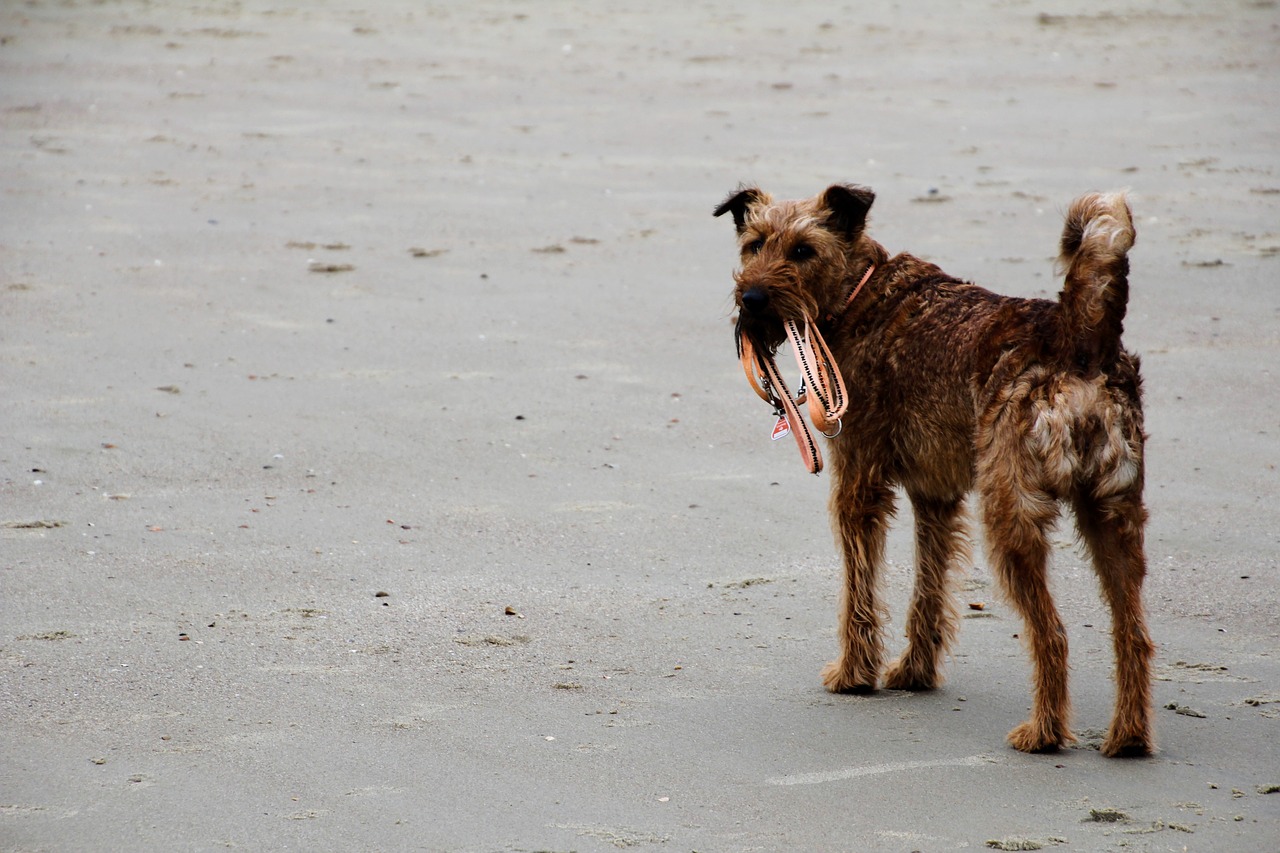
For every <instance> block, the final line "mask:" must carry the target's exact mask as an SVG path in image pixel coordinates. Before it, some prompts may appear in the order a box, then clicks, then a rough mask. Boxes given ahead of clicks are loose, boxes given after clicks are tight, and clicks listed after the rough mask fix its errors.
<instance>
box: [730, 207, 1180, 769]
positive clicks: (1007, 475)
mask: <svg viewBox="0 0 1280 853" xmlns="http://www.w3.org/2000/svg"><path fill="white" fill-rule="evenodd" d="M874 198H875V195H874V193H872V192H871V191H870V190H868V189H865V188H863V187H857V186H847V185H835V186H832V187H830V188H828V189H827V190H826V191H825V192H823V193H821V194H820V195H818V196H816V197H815V198H811V199H806V200H802V201H777V202H775V201H774V200H773V199H772V197H771V196H769V195H768V194H767V193H765V192H763V191H761V190H759V189H755V188H748V189H741V190H739V191H737V192H735V193H733V194H732V195H730V196H729V198H728V199H726V200H725V202H724V203H723V204H721V205H720V206H719V207H718V208H716V211H715V215H716V216H720V215H722V214H724V213H730V214H732V215H733V221H734V224H735V226H736V227H737V232H738V241H739V244H740V247H741V260H742V268H741V270H740V271H738V272H737V273H736V274H735V275H734V280H735V282H736V283H737V288H736V292H735V300H736V303H737V306H738V309H739V312H738V318H737V334H738V336H739V347H740V348H742V347H743V346H744V341H745V345H746V346H747V347H748V348H749V351H754V352H756V353H764V354H769V353H772V352H774V351H775V350H776V349H777V348H778V346H779V345H780V344H781V343H782V342H783V341H784V340H785V339H786V338H785V333H784V323H785V322H786V321H788V320H793V321H796V322H797V323H798V324H800V325H801V326H803V325H804V324H805V323H806V322H810V323H812V324H813V325H814V326H816V328H817V329H818V330H819V331H820V332H821V335H822V336H823V337H825V339H826V341H827V342H829V345H830V350H831V354H832V357H833V360H834V364H835V366H836V367H838V370H839V371H840V373H841V374H843V377H844V379H845V381H846V382H847V385H848V396H849V399H850V404H849V410H848V413H847V414H845V415H844V417H843V419H842V429H841V431H840V432H839V435H838V436H836V437H835V438H833V439H832V440H831V442H830V450H831V455H832V457H833V460H832V465H831V467H832V471H833V478H834V479H833V481H832V485H831V504H830V506H831V514H832V518H833V525H834V527H835V530H836V534H837V538H838V540H839V542H840V545H841V547H842V550H843V552H844V570H845V571H844V574H845V581H844V589H843V607H842V612H841V620H840V630H839V635H840V657H839V658H838V659H837V660H835V661H833V662H831V663H830V664H828V665H827V667H826V669H825V670H824V671H823V674H822V679H823V681H824V683H825V684H826V686H827V688H828V689H830V690H832V691H835V692H855V693H856V692H867V691H872V690H875V689H876V687H877V684H880V685H883V686H884V687H886V688H890V689H900V690H929V689H932V688H934V687H936V686H937V685H938V684H939V683H940V681H941V677H940V673H939V667H940V665H941V662H942V658H943V656H944V655H945V653H946V652H947V649H948V648H949V647H950V646H951V644H952V642H953V640H954V638H955V635H956V629H957V615H956V609H955V603H954V601H953V599H952V596H951V593H950V591H949V587H948V579H947V575H948V572H949V570H950V569H951V568H953V567H954V566H955V565H956V564H957V563H959V562H961V561H963V560H964V559H966V558H967V542H968V539H967V533H966V531H965V525H964V518H963V501H964V498H965V495H966V494H967V493H968V492H969V491H970V490H972V489H977V492H978V495H979V497H980V505H981V516H982V524H983V528H984V530H985V533H986V540H987V545H988V550H989V552H990V554H989V556H990V560H991V564H992V566H993V570H994V573H995V575H996V576H997V577H998V578H999V580H1000V584H1001V587H1002V589H1003V591H1004V593H1005V594H1006V596H1007V597H1008V599H1009V600H1010V602H1011V603H1012V604H1013V606H1014V607H1015V608H1016V609H1017V610H1018V612H1019V613H1020V614H1021V616H1022V618H1023V620H1024V621H1025V624H1026V636H1027V640H1028V643H1029V645H1030V650H1031V655H1032V661H1033V667H1034V673H1033V683H1034V702H1033V707H1032V710H1031V717H1030V719H1029V720H1027V721H1026V722H1024V723H1021V724H1020V725H1018V726H1017V727H1016V728H1014V729H1013V731H1012V732H1010V733H1009V742H1010V743H1011V744H1012V745H1013V746H1014V747H1015V748H1017V749H1020V750H1023V751H1025V752H1040V751H1051V750H1054V749H1056V748H1058V747H1059V746H1061V745H1063V744H1065V743H1068V742H1071V741H1073V740H1075V738H1074V736H1073V735H1072V733H1071V729H1070V728H1069V725H1070V701H1069V699H1068V696H1067V634H1066V630H1065V629H1064V628H1063V625H1062V620H1061V619H1060V618H1059V616H1058V612H1057V610H1056V608H1055V607H1054V604H1053V599H1052V597H1051V596H1050V593H1049V587H1048V579H1047V576H1046V575H1047V565H1046V564H1047V561H1048V555H1049V542H1048V539H1047V532H1048V531H1049V529H1050V528H1051V527H1052V526H1053V524H1054V522H1055V520H1056V518H1057V516H1058V512H1059V505H1060V504H1061V503H1063V502H1065V503H1068V504H1070V506H1071V508H1072V510H1073V511H1074V513H1075V517H1076V524H1077V528H1078V530H1079V533H1080V538H1081V539H1082V540H1083V541H1084V543H1085V545H1086V546H1087V548H1088V551H1089V553H1090V555H1091V557H1092V559H1093V566H1094V570H1095V571H1096V572H1097V575H1098V578H1099V579H1100V581H1101V586H1102V592H1103V595H1104V597H1105V599H1106V601H1107V603H1108V604H1109V605H1110V608H1111V614H1112V640H1113V643H1114V650H1115V656H1116V687H1117V695H1116V704H1115V714H1114V717H1113V719H1112V721H1111V725H1110V728H1109V729H1108V731H1107V735H1106V739H1105V741H1104V742H1103V744H1102V752H1103V753H1104V754H1105V755H1109V756H1116V755H1145V754H1148V753H1150V752H1151V751H1152V750H1153V748H1154V742H1153V739H1152V733H1151V681H1150V661H1151V657H1152V655H1153V654H1154V647H1153V645H1152V642H1151V639H1150V637H1149V635H1148V633H1147V627H1146V622H1145V619H1144V616H1143V605H1142V580H1143V576H1144V575H1145V574H1146V557H1145V555H1144V551H1143V527H1144V524H1145V522H1146V518H1147V513H1146V509H1145V508H1144V506H1143V502H1142V487H1143V440H1144V435H1143V431H1142V401H1141V384H1142V383H1141V378H1140V376H1139V373H1138V358H1137V357H1136V356H1134V355H1132V354H1130V353H1128V352H1126V351H1125V350H1124V349H1123V348H1122V347H1121V345H1120V333H1121V329H1122V321H1123V319H1124V314H1125V306H1126V302H1127V300H1128V279H1127V276H1128V269H1129V263H1128V259H1127V253H1128V250H1129V248H1130V247H1131V246H1132V245H1133V240H1134V229H1133V222H1132V219H1131V217H1130V212H1129V207H1128V204H1127V202H1126V200H1125V198H1124V196H1123V195H1119V194H1115V195H1099V194H1094V195H1088V196H1085V197H1083V198H1080V199H1078V200H1076V201H1075V202H1074V203H1073V204H1072V205H1071V209H1070V210H1069V211H1068V213H1067V217H1066V225H1065V227H1064V229H1063V233H1062V244H1061V256H1060V262H1061V267H1062V269H1063V271H1065V273H1066V281H1065V285H1064V287H1063V290H1062V292H1061V293H1060V294H1059V297H1058V301H1056V302H1051V301H1048V300H1043V299H1017V298H1012V297H1006V296H999V295H997V294H994V293H991V292H989V291H987V290H984V289H982V288H980V287H977V286H976V285H973V284H969V283H966V282H963V281H960V280H958V279H956V278H953V277H951V276H949V275H947V274H946V273H944V272H943V271H942V270H941V269H939V268H938V267H937V266H935V265H934V264H931V263H928V262H926V261H923V260H921V259H919V258H916V257H913V256H912V255H909V254H899V255H894V256H893V257H890V256H889V254H888V252H886V251H885V249H884V247H883V246H881V245H880V244H879V243H877V242H876V241H874V240H872V239H871V238H870V237H869V236H867V234H866V230H865V225H866V219H867V211H868V210H869V209H870V207H871V203H872V201H873V200H874ZM868 271H870V272H869V275H868ZM859 282H862V283H863V286H862V287H861V290H860V292H857V293H856V294H855V298H853V299H852V300H851V299H850V295H851V293H854V291H855V289H856V288H858V287H859ZM753 382H758V383H759V384H761V385H763V386H764V387H765V388H766V390H768V389H769V384H770V383H769V382H768V378H767V377H758V376H757V377H753ZM770 393H771V392H770ZM810 393H813V391H812V388H811V390H810ZM818 464H819V465H820V464H821V463H820V462H819V463H818ZM895 487H900V488H901V489H902V490H903V491H905V492H906V494H907V496H908V497H909V498H910V500H911V506H912V509H913V510H914V513H915V523H916V560H917V564H918V565H917V576H916V584H915V591H914V594H913V598H912V602H911V608H910V612H909V613H908V615H907V622H906V633H907V646H906V649H905V650H904V651H903V652H902V655H901V657H899V658H898V659H897V661H895V662H894V663H892V664H890V665H889V666H888V667H887V668H885V669H884V670H883V672H882V671H881V664H882V660H883V641H882V636H881V634H882V618H883V614H882V607H881V604H880V602H879V601H878V600H877V594H876V585H877V575H878V574H879V570H880V563H881V559H882V556H883V551H884V542H885V530H886V524H887V522H888V519H889V517H890V516H892V515H893V512H894V491H893V490H894V488H895Z"/></svg>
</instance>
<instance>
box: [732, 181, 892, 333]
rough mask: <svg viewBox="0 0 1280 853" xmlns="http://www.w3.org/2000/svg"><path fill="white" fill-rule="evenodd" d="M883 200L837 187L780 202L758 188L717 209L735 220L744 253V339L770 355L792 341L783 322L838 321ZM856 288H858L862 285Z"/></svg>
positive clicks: (739, 295) (740, 299)
mask: <svg viewBox="0 0 1280 853" xmlns="http://www.w3.org/2000/svg"><path fill="white" fill-rule="evenodd" d="M874 200H875V193H873V192H872V191H871V190H869V189H867V188H865V187H858V186H851V185H847V184H835V185H833V186H830V187H828V188H827V189H826V190H824V191H823V192H821V193H819V194H818V195H817V196H814V197H813V198H809V199H803V200H799V201H778V202H775V201H774V200H773V197H772V196H770V195H769V194H768V193H766V192H764V191H763V190H761V189H758V188H756V187H747V188H743V189H739V190H737V191H736V192H734V193H732V194H731V195H730V196H729V197H728V198H727V199H725V200H724V203H722V204H721V205H720V206H719V207H717V208H716V210H715V215H716V216H721V215H723V214H725V213H731V214H733V224H734V227H735V228H737V231H738V245H739V248H740V250H741V253H742V267H741V268H740V269H739V270H738V271H737V272H735V273H734V275H733V280H734V282H735V283H736V285H737V287H736V289H735V291H734V302H735V303H736V304H737V307H738V317H737V321H736V322H737V334H738V337H739V340H741V337H742V336H743V335H746V336H747V337H748V338H750V340H751V342H752V344H754V345H755V346H756V347H757V348H758V349H761V350H762V351H764V352H773V351H774V350H776V349H777V347H778V345H779V344H780V343H782V341H783V340H784V339H785V332H784V331H783V326H782V324H783V322H784V321H786V320H795V321H797V322H801V323H802V322H803V321H804V320H805V319H806V318H808V319H809V320H812V321H817V320H819V319H821V318H822V317H824V316H826V315H828V314H837V313H839V311H840V310H841V308H842V307H843V300H844V299H845V298H847V297H848V295H849V291H850V288H851V286H852V285H851V284H850V279H851V277H852V276H854V275H858V274H861V272H862V269H863V266H865V264H862V265H860V261H861V260H862V259H863V258H864V257H865V256H866V255H867V253H868V249H867V246H866V245H864V239H863V231H864V229H865V226H866V221H867V211H868V210H870V209H871V203H872V202H873V201H874ZM854 283H855V284H856V282H854Z"/></svg>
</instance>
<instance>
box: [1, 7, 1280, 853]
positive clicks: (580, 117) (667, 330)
mask: <svg viewBox="0 0 1280 853" xmlns="http://www.w3.org/2000/svg"><path fill="white" fill-rule="evenodd" d="M864 6H865V7H872V6H874V8H863V7H864ZM0 119H2V120H0V149H2V150H3V163H4V166H3V168H2V171H0V174H2V175H3V180H2V186H3V196H2V199H3V201H2V202H0V204H2V205H3V207H2V208H0V377H2V378H0V382H2V385H0V387H3V389H4V404H3V408H2V409H0V524H2V525H3V526H0V667H2V671H3V676H2V677H0V850H5V851H152V850H154V851H205V850H209V851H212V850H226V849H233V850H254V851H257V850H262V851H275V850H307V851H321V850H325V851H383V850H426V851H451V852H452V851H557V853H568V851H608V850H617V849H636V850H670V851H700V853H721V851H724V852H725V853H729V852H731V851H846V850H847V851H855V850H876V851H879V850H885V851H904V853H905V851H942V850H959V849H970V850H981V849H1003V850H1030V849H1046V850H1048V849H1059V850H1064V851H1068V850H1076V851H1122V850H1123V851H1134V850H1136V851H1183V850H1188V851H1268V850H1275V849H1277V848H1280V509H1278V508H1277V495H1278V494H1280V472H1278V471H1277V464H1280V376H1278V374H1280V283H1278V279H1280V146H1278V145H1277V140H1280V7H1277V5H1276V3H1275V2H1270V0H1265V1H1264V2H1214V3H1192V2H1173V3H1168V2H1164V3H1157V2H1154V1H1153V0H1134V2H1132V3H1129V4H1123V5H1120V6H1115V5H1113V4H1104V3H1099V2H1092V0H1089V2H1082V3H1072V4H1058V5H1056V6H1053V5H1044V4H1037V3H1032V2H1025V1H1024V0H985V2H980V3H973V4H954V3H943V2H936V0H903V2H900V3H895V4H830V3H819V2H809V0H801V2H795V3H789V4H775V3H766V2H760V0H736V2H728V0H702V2H695V3H665V2H659V3H587V2H583V0H548V2H540V3H535V2H518V0H506V1H505V2H503V1H502V0H476V2H469V3H457V4H452V3H451V4H445V3H412V2H401V1H400V0H387V2H379V3H371V2H370V3H350V2H338V1H337V0H335V1H334V2H320V3H313V4H287V5H286V4H273V3H269V2H259V0H245V2H231V0H205V2H140V0H139V2H135V1H134V0H122V2H88V0H81V1H80V2H76V0H67V2H35V0H33V2H23V3H18V2H13V3H6V4H3V5H0ZM744 181H745V182H752V183H759V184H760V185H761V186H764V187H765V188H767V189H768V190H770V191H771V192H773V193H774V194H776V195H778V196H780V197H799V196H808V195H812V194H813V193H816V192H817V191H819V190H820V189H822V188H823V187H825V186H827V185H829V184H831V183H833V182H838V181H849V182H855V183H859V184H864V185H867V186H870V187H873V188H874V189H875V191H876V193H877V201H876V204H875V207H874V209H873V211H872V216H871V229H872V233H873V235H874V236H875V237H876V238H877V239H878V240H879V241H880V242H882V243H883V244H885V246H886V247H888V248H889V249H890V250H891V251H902V250H909V251H912V252H914V253H916V254H918V255H921V256H923V257H926V258H928V259H930V260H933V261H935V262H937V263H939V264H940V265H941V266H942V267H943V268H944V269H946V270H947V271H948V272H950V273H952V274H954V275H957V276H961V277H964V278H966V279H971V280H974V281H977V282H979V283H981V284H983V285H985V286H987V287H989V288H991V289H993V290H997V291H1000V292H1004V293H1010V294H1015V295H1021V296H1043V297H1052V296H1053V295H1054V294H1056V292H1057V290H1058V288H1059V286H1060V284H1059V280H1058V279H1057V278H1056V277H1055V275H1054V272H1053V257H1054V255H1055V254H1056V249H1057V245H1056V244H1057V239H1058V235H1059V233H1060V229H1061V215H1062V212H1063V211H1064V210H1065V209H1066V206H1067V205H1068V203H1069V202H1070V200H1071V199H1072V198H1073V197H1075V196H1077V195H1079V194H1081V193H1084V192H1088V191H1091V190H1108V189H1115V188H1121V187H1127V188H1129V190H1130V193H1131V201H1132V205H1133V208H1134V213H1135V218H1136V224H1137V231H1138V242H1137V245H1136V247H1135V249H1134V251H1133V253H1132V255H1131V262H1132V273H1131V278H1130V282H1131V288H1132V291H1131V296H1130V303H1129V313H1128V318H1127V320H1126V333H1125V341H1126V345H1127V346H1128V347H1129V348H1130V349H1132V350H1134V351H1136V352H1137V353H1139V354H1140V355H1141V358H1142V364H1143V371H1144V375H1145V380H1146V386H1145V387H1146V417H1147V429H1148V430H1149V432H1150V439H1149V442H1148V445H1147V454H1148V455H1147V466H1148V467H1147V474H1146V476H1147V499H1148V504H1149V507H1150V510H1151V523H1150V527H1149V530H1148V535H1147V548H1148V560H1149V565H1150V575H1149V577H1148V581H1147V585H1146V602H1147V607H1148V609H1149V615H1150V621H1151V626H1152V632H1153V635H1154V637H1155V640H1156V642H1157V645H1158V654H1157V660H1156V674H1157V679H1158V680H1157V682H1156V685H1155V695H1156V702H1157V710H1156V712H1155V715H1156V716H1155V718H1156V725H1157V737H1158V741H1159V748H1160V751H1159V753H1158V754H1157V755H1155V756H1154V757H1152V758H1149V759H1134V760H1109V759H1106V758H1103V757H1102V756H1101V755H1100V754H1099V752H1098V751H1097V747H1098V744H1099V742H1100V740H1101V737H1102V731H1103V729H1104V728H1105V725H1106V723H1107V719H1108V715H1109V713H1110V704H1111V701H1112V691H1113V687H1112V682H1111V662H1112V658H1111V639H1110V635H1109V630H1108V624H1109V618H1108V614H1107V613H1106V611H1105V608H1104V607H1103V605H1102V604H1101V602H1100V600H1099V597H1098V591H1097V584H1096V582H1095V579H1094V577H1093V574H1092V571H1091V569H1090V568H1089V566H1088V563H1087V560H1086V558H1085V556H1084V554H1083V553H1082V552H1081V550H1080V548H1079V547H1078V546H1077V545H1076V544H1075V541H1074V536H1073V534H1074V530H1073V527H1072V525H1071V524H1070V523H1069V521H1064V523H1063V524H1062V525H1061V527H1060V529H1059V530H1058V532H1057V534H1056V535H1055V546H1056V547H1055V554H1054V562H1053V569H1052V574H1053V585H1054V591H1055V595H1056V598H1057V601H1058V604H1059V606H1060V608H1061V610H1062V613H1063V617H1064V619H1065V621H1066V622H1067V625H1068V630H1069V635H1070V643H1071V661H1072V672H1071V688H1072V694H1073V699H1074V709H1075V719H1074V728H1075V731H1076V733H1077V735H1078V736H1079V738H1080V742H1079V744H1077V745H1076V747H1074V748H1071V749H1066V750H1063V751H1062V752H1060V753H1057V754H1054V755H1039V756H1035V755H1024V754H1020V753H1018V752H1016V751H1014V750H1012V749H1010V748H1009V747H1008V746H1007V745H1006V743H1005V740H1004V738H1005V734H1006V733H1007V732H1008V731H1009V729H1010V728H1011V727H1012V726H1014V725H1015V724H1016V723H1018V722H1019V721H1021V720H1022V719H1024V717H1025V714H1026V711H1027V708H1028V707H1029V701H1030V699H1029V693H1028V690H1029V683H1028V672H1029V668H1028V663H1027V656H1026V653H1025V650H1024V649H1023V648H1022V646H1021V645H1020V641H1019V639H1018V638H1017V636H1016V635H1017V634H1018V633H1019V631H1020V629H1021V624H1020V622H1019V620H1018V619H1017V618H1016V616H1015V615H1014V614H1013V613H1012V612H1011V611H1010V609H1009V607H1008V606H1007V605H1006V604H1005V603H1004V602H1003V601H1002V600H1001V598H1000V596H999V594H998V592H997V590H996V588H995V585H994V582H993V580H992V578H991V575H990V573H989V571H988V570H987V568H986V558H985V556H984V555H983V553H982V550H981V548H980V547H979V548H977V549H975V563H976V565H975V566H974V567H973V568H972V569H971V570H969V571H968V572H967V573H966V575H965V577H964V578H963V579H962V581H961V584H960V586H959V587H958V588H957V591H956V595H957V596H958V597H959V599H960V601H961V602H962V603H963V604H962V606H963V605H964V604H968V603H972V604H980V605H982V609H981V610H979V609H970V608H968V607H965V608H964V609H965V612H966V614H967V618H965V619H964V621H963V626H962V629H961V634H960V638H959V643H958V646H957V648H956V649H955V652H954V654H953V656H952V658H951V660H950V661H949V662H948V665H947V682H946V684H945V685H944V686H943V687H942V688H941V689H940V690H937V691H934V692H930V693H922V694H910V693H904V692H896V691H881V692H879V693H877V694H874V695H870V696H836V695H832V694H829V693H827V692H825V691H824V690H823V688H822V684H821V682H820V680H819V677H818V674H819V671H820V670H821V667H822V665H823V664H824V663H825V662H826V661H827V660H828V659H829V658H830V657H832V656H833V655H834V653H835V651H836V638H835V629H836V616H837V614H836V595H837V591H838V588H839V587H838V585H839V578H838V572H839V558H838V555H837V552H836V547H835V544H834V543H833V541H832V537H831V534H830V529H829V524H828V519H827V510H826V498H827V488H828V485H829V480H828V479H827V478H826V477H825V476H824V477H822V478H814V477H812V476H810V475H808V474H806V473H805V471H804V469H803V467H802V465H801V464H800V462H799V460H798V459H797V458H796V455H795V450H794V447H792V446H790V445H789V443H788V442H778V443H776V444H775V443H771V442H770V441H769V430H770V427H771V425H772V421H773V419H772V417H771V416H770V415H769V413H768V411H767V408H766V407H765V406H763V405H762V404H761V403H760V402H759V401H758V400H757V399H756V398H755V396H754V394H752V392H751V391H750V389H749V388H748V387H747V384H746V382H745V381H744V379H743V376H742V373H741V370H740V368H739V366H738V363H737V361H736V358H735V353H734V345H733V339H732V334H731V324H730V317H731V315H732V310H733V305H732V301H731V299H730V292H731V287H732V282H731V278H730V276H731V273H732V270H733V267H734V264H735V262H736V256H735V246H734V241H733V234H732V228H731V225H730V224H728V223H726V222H725V221H724V220H723V219H721V220H717V219H714V218H713V217H712V216H711V211H712V210H713V208H714V207H715V206H716V204H717V203H718V202H719V201H721V200H722V199H723V198H724V197H725V195H726V193H728V192H729V191H731V190H732V189H733V188H734V187H736V186H737V185H738V184H739V183H740V182H744ZM901 503H902V509H901V510H900V512H899V515H898V518H897V520H896V522H895V525H894V530H893V533H892V534H891V538H890V543H889V565H888V566H887V567H886V577H885V594H886V597H887V600H888V602H889V606H890V608H891V612H892V622H891V624H890V626H889V634H888V636H889V645H890V648H891V650H896V649H898V648H900V647H901V643H902V619H903V613H904V606H905V602H906V598H907V594H908V590H909V588H910V582H911V577H912V568H911V566H912V541H911V527H912V519H911V514H910V510H909V507H908V506H907V503H906V502H905V501H903V502H901Z"/></svg>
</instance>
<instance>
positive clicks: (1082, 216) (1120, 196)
mask: <svg viewBox="0 0 1280 853" xmlns="http://www.w3.org/2000/svg"><path fill="white" fill-rule="evenodd" d="M1134 236H1135V235H1134V230H1133V217H1132V214H1131V213H1130V211H1129V203H1128V201H1127V200H1126V199H1125V195H1124V193H1122V192H1117V193H1105V194H1104V193H1091V194H1089V195H1086V196H1082V197H1081V198H1078V199H1076V200H1075V201H1074V202H1072V204H1071V209H1070V210H1068V211H1067V218H1066V223H1065V225H1064V226H1063V228H1062V246H1061V253H1060V254H1059V255H1058V268H1059V271H1060V272H1062V273H1064V274H1065V275H1066V282H1065V284H1064V286H1063V288H1062V293H1060V294H1058V301H1059V303H1060V304H1061V306H1062V317H1063V335H1064V337H1065V340H1064V341H1063V343H1064V344H1065V346H1064V350H1065V351H1066V352H1070V353H1073V354H1074V357H1075V362H1076V365H1077V366H1078V367H1079V368H1081V369H1084V370H1093V369H1097V368H1098V367H1106V366H1107V365H1110V364H1113V363H1114V362H1115V360H1116V358H1117V357H1118V356H1119V353H1120V333H1121V332H1122V331H1123V329H1124V314H1125V308H1126V307H1127V305H1128V302H1129V257H1128V255H1129V249H1130V248H1131V247H1132V246H1133V241H1134Z"/></svg>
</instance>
